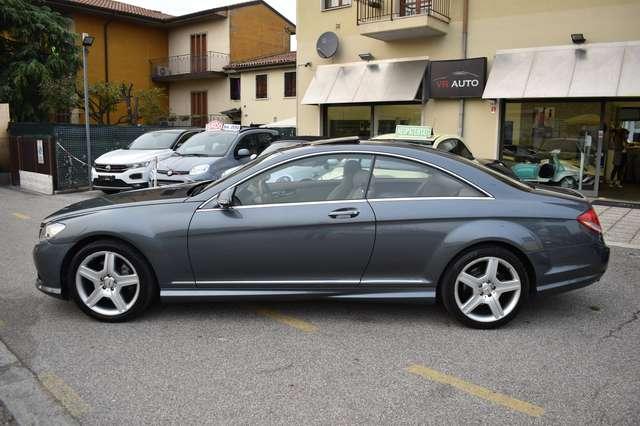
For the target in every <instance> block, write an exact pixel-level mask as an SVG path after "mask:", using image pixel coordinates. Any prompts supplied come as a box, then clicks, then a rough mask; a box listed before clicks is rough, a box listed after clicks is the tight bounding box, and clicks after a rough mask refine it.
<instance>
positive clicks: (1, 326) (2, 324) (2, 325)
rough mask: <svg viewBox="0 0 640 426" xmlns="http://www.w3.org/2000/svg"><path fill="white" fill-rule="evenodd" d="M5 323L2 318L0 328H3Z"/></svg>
mask: <svg viewBox="0 0 640 426" xmlns="http://www.w3.org/2000/svg"><path fill="white" fill-rule="evenodd" d="M5 325H7V323H6V322H4V321H3V320H0V328H4V326H5Z"/></svg>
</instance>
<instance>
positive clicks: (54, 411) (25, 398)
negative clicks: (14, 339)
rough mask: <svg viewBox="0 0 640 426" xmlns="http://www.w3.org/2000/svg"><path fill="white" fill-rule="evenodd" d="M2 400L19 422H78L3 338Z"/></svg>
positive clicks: (0, 360)
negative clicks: (23, 363)
mask: <svg viewBox="0 0 640 426" xmlns="http://www.w3.org/2000/svg"><path fill="white" fill-rule="evenodd" d="M0 401H2V403H3V404H4V406H5V408H6V409H7V410H8V411H9V413H10V414H11V416H13V418H14V419H15V421H16V423H18V424H19V425H59V426H63V425H64V426H66V425H77V424H78V422H77V421H76V420H75V419H74V418H73V417H71V416H70V415H69V414H67V412H66V411H65V410H64V408H62V407H61V406H60V405H59V404H58V403H57V402H56V401H55V400H54V399H53V397H52V396H51V395H50V394H49V393H48V392H47V391H46V390H45V389H44V388H43V387H42V385H41V384H40V382H39V381H38V379H37V378H36V377H35V376H34V374H33V373H32V372H31V371H30V370H29V369H27V368H26V367H25V366H23V365H22V363H21V362H20V361H19V360H18V358H16V357H15V355H14V354H13V353H11V351H9V349H8V348H7V346H6V345H5V344H4V343H3V342H2V341H1V340H0Z"/></svg>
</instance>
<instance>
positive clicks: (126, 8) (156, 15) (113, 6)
mask: <svg viewBox="0 0 640 426" xmlns="http://www.w3.org/2000/svg"><path fill="white" fill-rule="evenodd" d="M67 2H68V3H76V4H79V5H85V6H90V7H97V8H101V9H107V10H113V11H115V12H121V13H128V14H131V15H138V16H144V17H147V18H153V19H168V18H172V17H173V16H172V15H167V14H166V13H162V12H160V11H158V10H151V9H145V8H144V7H139V6H134V5H132V4H127V3H121V2H119V1H115V0H67Z"/></svg>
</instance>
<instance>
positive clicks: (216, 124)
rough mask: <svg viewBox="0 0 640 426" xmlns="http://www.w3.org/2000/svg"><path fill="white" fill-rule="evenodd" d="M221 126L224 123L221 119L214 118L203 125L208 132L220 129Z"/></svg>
mask: <svg viewBox="0 0 640 426" xmlns="http://www.w3.org/2000/svg"><path fill="white" fill-rule="evenodd" d="M223 127H224V123H223V122H222V121H218V120H214V121H210V122H208V123H207V125H206V126H205V127H204V129H205V130H206V131H208V132H210V131H216V130H222V128H223Z"/></svg>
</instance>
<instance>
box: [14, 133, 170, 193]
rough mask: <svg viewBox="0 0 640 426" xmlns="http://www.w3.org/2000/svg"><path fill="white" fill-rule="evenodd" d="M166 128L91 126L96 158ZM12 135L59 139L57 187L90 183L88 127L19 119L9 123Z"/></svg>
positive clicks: (66, 188)
mask: <svg viewBox="0 0 640 426" xmlns="http://www.w3.org/2000/svg"><path fill="white" fill-rule="evenodd" d="M160 129H166V127H151V126H91V128H90V130H91V134H90V136H91V157H92V162H93V161H94V160H95V159H96V158H98V157H99V156H101V155H102V154H105V153H107V152H109V151H113V150H115V149H119V148H125V147H127V146H128V145H129V144H130V143H131V142H133V140H134V139H136V138H137V137H138V136H140V135H142V134H143V133H146V132H149V131H152V130H160ZM9 133H10V134H11V136H16V137H17V136H22V137H30V138H34V137H41V138H47V137H50V138H51V140H52V141H53V143H55V171H56V172H55V173H54V177H55V181H54V187H55V190H57V191H65V190H71V189H78V188H83V187H87V186H89V170H88V168H87V167H88V164H87V143H86V136H85V128H84V126H83V125H78V124H41V123H17V124H12V125H11V126H10V127H9Z"/></svg>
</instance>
